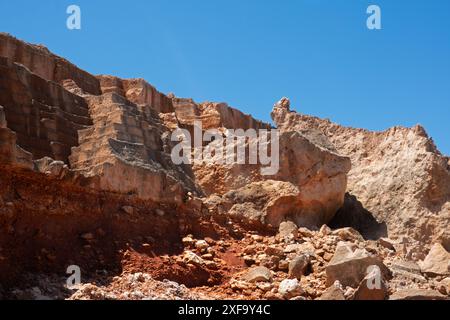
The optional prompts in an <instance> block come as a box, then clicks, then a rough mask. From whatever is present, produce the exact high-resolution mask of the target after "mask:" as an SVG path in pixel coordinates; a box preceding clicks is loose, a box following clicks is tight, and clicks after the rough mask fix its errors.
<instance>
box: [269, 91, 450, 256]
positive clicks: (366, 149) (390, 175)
mask: <svg viewBox="0 0 450 320" xmlns="http://www.w3.org/2000/svg"><path fill="white" fill-rule="evenodd" d="M272 117H273V119H274V122H275V124H276V125H277V127H278V128H279V129H280V130H282V131H285V132H286V131H299V132H318V136H321V138H320V139H319V140H322V139H325V138H328V139H329V141H331V143H332V144H333V145H334V146H335V147H336V149H337V151H338V152H339V153H340V154H342V155H344V156H348V157H350V159H351V162H352V169H351V170H350V172H349V175H348V192H349V193H350V194H352V195H354V196H356V197H357V199H358V200H359V201H360V202H361V203H362V205H363V206H364V208H365V209H367V210H368V211H369V212H370V213H371V214H373V215H374V216H375V218H376V219H377V220H378V221H379V222H385V223H386V224H387V226H388V233H389V235H393V236H400V235H405V234H407V235H408V236H411V237H412V238H414V239H416V240H420V241H424V242H428V243H430V242H433V241H440V242H442V243H444V245H445V246H446V247H447V248H448V247H449V246H450V243H449V237H450V236H449V230H450V229H449V228H448V224H449V222H450V183H449V181H450V169H449V159H448V158H447V157H444V156H443V155H442V154H441V153H440V152H439V151H438V150H437V148H436V146H435V145H434V143H433V141H432V140H431V139H430V138H429V137H428V135H427V134H426V132H425V130H424V129H423V128H422V127H420V126H416V127H414V128H410V129H408V128H402V127H395V128H392V129H389V130H387V131H384V132H371V131H367V130H362V129H354V128H347V127H342V126H340V125H337V124H335V123H332V122H330V121H329V120H322V119H319V118H316V117H311V116H306V115H302V114H298V113H296V112H293V111H291V110H290V103H289V100H288V99H286V98H284V99H282V100H281V101H280V102H279V103H277V104H276V105H275V107H274V110H273V113H272ZM344 210H345V208H344ZM350 211H351V210H350ZM347 214H349V215H351V214H352V212H347ZM356 214H358V213H356ZM355 219H357V218H355Z"/></svg>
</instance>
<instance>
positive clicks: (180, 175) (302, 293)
mask: <svg viewBox="0 0 450 320" xmlns="http://www.w3.org/2000/svg"><path fill="white" fill-rule="evenodd" d="M0 88H1V92H0V173H1V174H0V296H7V297H12V298H19V299H20V298H24V297H31V298H33V299H38V298H47V297H55V296H57V297H63V298H68V297H72V298H73V299H105V298H107V299H137V300H139V299H145V298H157V297H160V298H167V299H170V298H186V299H187V298H205V297H206V298H217V299H228V298H232V299H310V300H313V299H324V300H327V299H332V300H350V299H355V300H364V299H371V300H375V299H380V300H381V299H385V298H387V296H388V295H389V294H391V297H390V298H391V299H430V298H431V299H443V296H442V295H441V294H439V293H438V292H435V291H434V290H439V291H440V292H441V293H442V294H447V295H448V294H449V292H450V290H449V281H448V280H449V279H448V274H449V273H448V271H449V269H448V268H449V264H448V263H449V253H448V247H449V237H448V230H449V228H448V225H449V214H448V212H449V211H448V209H449V201H448V199H449V190H450V183H449V181H450V180H449V163H450V162H449V159H448V158H446V157H444V156H442V155H441V154H440V153H439V152H438V151H437V150H436V148H435V146H434V145H433V143H432V141H431V140H430V139H428V137H427V136H426V134H425V133H424V131H423V129H422V128H420V127H416V128H413V129H404V128H394V129H391V130H388V131H386V132H383V133H374V132H369V131H365V130H357V129H351V128H344V127H340V126H338V125H335V124H332V123H331V122H329V121H324V120H320V119H317V118H312V117H307V116H302V115H299V114H297V113H294V112H291V111H290V110H289V108H290V106H289V101H288V100H287V99H283V100H281V101H280V102H279V103H278V104H277V105H276V106H275V109H274V111H273V118H274V120H275V123H276V125H277V126H278V128H279V129H280V132H279V133H277V132H275V131H271V132H270V134H269V135H268V137H267V138H268V139H267V140H260V141H259V142H260V143H261V145H262V146H263V147H264V148H266V149H267V150H266V151H270V153H271V156H272V155H273V156H274V155H279V159H276V157H274V158H272V160H273V161H275V163H274V162H273V163H272V164H274V165H275V164H276V165H275V166H274V167H273V168H272V169H275V170H274V171H273V172H269V173H268V171H267V166H266V165H264V164H261V163H260V162H257V163H256V164H253V163H249V161H247V164H238V163H236V162H235V161H231V162H229V163H228V162H218V161H214V160H218V159H217V158H218V157H219V155H218V154H216V153H214V154H211V159H209V160H213V161H212V163H199V162H194V163H186V164H181V165H177V164H175V163H174V161H173V160H172V158H171V154H172V151H174V150H175V148H176V147H177V146H178V145H177V143H178V141H176V142H174V141H172V139H173V137H172V135H174V136H176V137H175V138H182V137H181V136H180V135H179V134H178V132H179V130H178V129H183V130H185V131H184V132H186V131H187V132H189V133H191V134H192V133H193V132H195V131H196V128H195V123H196V122H197V121H201V123H202V126H203V128H202V129H203V131H202V132H201V133H205V132H207V131H208V130H215V134H216V135H215V136H214V137H215V138H217V139H211V141H210V142H203V144H202V146H203V147H204V148H205V149H206V150H214V149H216V148H217V147H218V146H220V144H221V143H222V144H223V142H221V141H220V139H219V138H222V137H224V136H226V135H227V134H229V132H230V131H232V130H233V129H242V130H243V131H245V130H249V129H254V130H256V131H257V132H258V133H260V132H259V131H260V130H261V131H262V130H273V128H272V126H271V125H270V124H267V123H263V122H261V121H258V120H256V119H254V118H252V117H251V116H250V115H246V114H244V113H242V112H240V111H239V110H237V109H234V108H232V107H230V106H228V105H227V104H225V103H213V102H205V103H196V102H194V101H193V100H192V99H184V98H177V97H175V96H174V95H173V94H169V95H165V94H163V93H161V92H159V91H158V90H157V89H156V88H154V87H153V86H151V85H150V84H149V83H147V82H146V81H145V80H143V79H120V78H117V77H114V76H105V75H99V76H93V75H91V74H89V73H87V72H85V71H83V70H80V69H79V68H77V67H76V66H74V65H73V64H71V63H70V62H68V61H66V60H65V59H63V58H60V57H58V56H56V55H54V54H52V53H50V52H49V51H48V50H47V49H46V48H44V47H42V46H36V45H31V44H27V43H24V42H21V41H19V40H17V39H15V38H13V37H11V36H8V35H6V34H0ZM277 138H279V140H277ZM175 140H176V139H175ZM277 141H279V144H277V143H276V142H277ZM242 145H243V146H244V147H245V149H246V152H248V151H249V150H250V148H251V143H250V139H247V138H246V139H244V141H243V143H242V144H240V143H239V142H238V141H237V140H236V141H232V142H231V143H230V145H229V146H228V147H229V149H231V150H235V149H238V147H239V146H242ZM190 153H192V151H188V155H190ZM231 157H233V160H235V158H234V155H228V154H227V155H226V158H225V160H230V159H231ZM245 158H246V159H245V160H249V159H247V158H249V156H248V155H246V156H245ZM259 158H261V154H260V155H259ZM259 160H261V159H259ZM352 163H353V167H352V165H351V164H352ZM348 179H349V184H348V187H347V181H348ZM325 224H329V225H325ZM277 231H278V232H277ZM369 233H370V234H371V235H372V237H373V238H375V240H377V241H373V240H369V239H367V237H366V238H364V237H363V236H362V235H361V234H363V235H366V236H367V234H369ZM388 233H389V234H388ZM380 236H383V237H384V238H382V239H379V237H380ZM387 236H389V238H385V237H387ZM432 241H434V242H432ZM430 243H436V245H435V246H434V247H433V248H432V249H431V250H428V249H429V248H428V244H430ZM446 248H447V250H446ZM425 250H426V251H425ZM73 264H76V265H79V266H80V267H81V268H82V270H83V277H84V275H85V274H86V276H87V277H91V278H92V279H89V280H88V281H91V280H92V283H100V282H99V281H98V280H99V274H98V270H103V271H104V272H105V274H104V275H102V276H101V280H105V279H106V277H107V278H108V279H111V280H112V281H108V285H106V286H104V287H98V286H97V285H96V284H85V285H81V286H79V287H78V289H77V288H75V289H74V290H78V291H77V292H75V293H74V292H72V291H69V292H67V290H68V289H63V290H61V283H64V282H65V281H66V279H65V278H64V279H61V277H60V276H59V275H61V272H62V270H65V268H67V266H68V265H73ZM419 265H420V266H419ZM386 266H389V268H390V269H388V268H387V267H386ZM374 268H376V270H379V275H378V274H376V275H375V276H374V273H373V270H374ZM390 270H392V274H391V271H390ZM52 274H53V275H52ZM24 275H26V276H24ZM28 277H30V278H31V279H32V280H33V281H34V282H33V284H31V282H30V283H29V279H28ZM165 279H169V280H170V281H167V280H165ZM378 280H380V281H381V282H380V287H379V288H378V289H377V290H373V285H371V284H373V283H372V282H374V283H377V281H378ZM171 281H176V282H179V283H180V284H178V283H174V282H171ZM34 283H36V284H34ZM14 286H17V287H18V288H21V289H14V288H13V287H14ZM28 287H29V288H28ZM405 288H409V289H408V290H406V291H405V290H404V289H405ZM4 289H5V290H4ZM54 291H58V292H56V293H55V292H54ZM61 291H63V292H61ZM203 293H205V294H206V295H204V294H203ZM392 293H393V294H392ZM444 298H445V297H444Z"/></svg>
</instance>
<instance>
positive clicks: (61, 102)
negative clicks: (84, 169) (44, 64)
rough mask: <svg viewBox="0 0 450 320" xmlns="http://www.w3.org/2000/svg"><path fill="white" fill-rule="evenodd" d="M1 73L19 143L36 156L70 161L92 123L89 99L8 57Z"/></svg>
mask: <svg viewBox="0 0 450 320" xmlns="http://www.w3.org/2000/svg"><path fill="white" fill-rule="evenodd" d="M0 39H1V37H0ZM0 48H1V46H0ZM0 73H1V74H2V77H1V78H0V87H1V88H2V94H1V95H0V105H3V107H4V112H5V119H6V121H7V123H8V127H9V128H10V129H11V130H12V131H14V132H15V133H16V135H17V143H18V145H20V146H21V147H22V148H24V149H25V150H27V151H29V152H31V153H32V154H33V157H34V159H39V158H43V157H45V156H49V157H52V158H54V159H56V160H62V161H65V162H67V159H68V157H69V155H70V152H71V148H72V147H74V146H77V145H78V130H82V129H85V128H87V127H88V126H90V125H92V120H91V118H90V117H89V110H88V106H87V103H86V102H85V100H84V99H82V98H81V97H79V96H77V95H74V94H72V93H70V92H68V91H67V90H65V89H64V88H63V87H61V86H60V85H58V84H57V83H54V82H49V81H47V80H45V79H43V78H40V77H39V76H37V75H36V74H34V73H32V72H30V70H29V69H27V68H25V67H24V66H22V65H20V64H17V63H15V62H13V61H12V60H9V59H7V58H2V57H0Z"/></svg>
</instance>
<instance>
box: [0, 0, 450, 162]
mask: <svg viewBox="0 0 450 320" xmlns="http://www.w3.org/2000/svg"><path fill="white" fill-rule="evenodd" d="M70 4H76V5H79V6H80V7H81V12H82V29H81V30H79V31H70V30H68V29H67V28H66V19H67V17H68V15H67V14H66V8H67V6H68V5H70ZM370 4H376V5H379V6H380V7H381V10H382V30H379V31H370V30H368V29H367V27H366V19H367V17H368V15H367V14H366V9H367V7H368V6H369V5H370ZM0 14H1V15H0V31H4V32H9V33H11V34H13V35H15V36H16V37H18V38H21V39H23V40H26V41H28V42H33V43H41V44H45V45H46V46H47V47H48V48H49V49H50V50H52V51H53V52H55V53H57V54H59V55H61V56H64V57H66V58H68V59H69V60H71V61H72V62H74V63H75V64H77V65H78V66H80V67H81V68H83V69H86V70H87V71H89V72H91V73H94V74H100V73H102V74H113V75H117V76H120V77H142V78H145V79H147V80H148V81H149V82H150V83H152V84H153V85H155V86H156V87H157V88H158V89H159V90H161V91H162V92H165V93H168V92H174V93H175V94H176V95H177V96H181V97H192V98H194V99H195V100H197V101H205V100H209V101H225V102H228V103H229V104H230V105H232V106H233V107H236V108H239V109H241V110H242V111H244V112H246V113H250V114H252V115H253V116H255V117H256V118H259V119H262V120H265V121H269V120H270V111H271V109H272V106H273V104H274V103H275V102H276V101H277V100H279V98H281V97H283V96H287V97H290V98H291V101H292V106H293V108H294V109H295V110H297V111H299V112H302V113H306V114H311V115H316V116H320V117H324V118H330V119H331V120H333V121H335V122H338V123H341V124H344V125H349V126H354V127H363V128H368V129H372V130H384V129H386V128H388V127H391V126H394V125H404V126H413V125H415V124H417V123H420V124H422V125H423V126H425V127H426V129H427V131H428V133H429V134H430V135H431V136H432V137H433V138H434V139H435V142H436V144H437V145H438V147H439V148H440V149H441V151H443V153H445V154H447V155H449V154H450V140H449V137H450V1H449V0H371V1H366V0H264V1H261V0H227V1H225V0H221V1H218V0H190V1H186V0H130V1H113V0H111V1H104V0H95V1H93V0H71V1H66V0H46V1H29V0H15V1H1V2H0ZM0 94H1V93H0Z"/></svg>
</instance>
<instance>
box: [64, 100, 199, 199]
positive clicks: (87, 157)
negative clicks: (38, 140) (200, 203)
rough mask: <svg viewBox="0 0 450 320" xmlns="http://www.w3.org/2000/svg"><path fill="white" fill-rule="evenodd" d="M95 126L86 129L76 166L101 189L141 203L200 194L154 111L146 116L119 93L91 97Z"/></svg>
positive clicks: (73, 158) (74, 161) (75, 156)
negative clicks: (177, 163)
mask: <svg viewBox="0 0 450 320" xmlns="http://www.w3.org/2000/svg"><path fill="white" fill-rule="evenodd" d="M86 100H87V101H88V103H89V106H90V110H91V116H92V118H93V122H94V125H93V126H92V127H90V128H88V129H85V130H82V131H80V132H79V134H80V141H79V142H80V146H79V147H77V148H74V149H73V151H72V155H71V156H70V164H71V166H72V168H73V169H74V170H76V171H77V172H80V173H82V174H83V175H84V176H86V177H94V178H95V177H97V178H98V179H93V186H94V187H95V188H98V189H102V190H108V191H114V192H120V193H125V194H135V195H136V196H137V197H139V198H140V199H144V200H147V199H149V200H153V201H165V202H172V201H174V202H178V203H180V202H181V201H182V200H183V197H184V195H185V194H186V193H187V192H188V191H191V192H193V193H196V186H195V183H194V181H193V180H192V172H190V170H189V168H188V167H186V166H175V165H174V164H173V162H172V161H171V159H170V153H169V152H168V151H170V150H171V145H170V141H167V140H163V135H164V133H165V132H167V128H165V127H164V126H163V125H162V124H161V123H159V121H158V118H157V116H155V115H152V113H151V111H150V110H148V112H145V111H141V110H140V108H138V106H137V105H135V104H133V103H131V102H130V101H128V100H127V99H125V98H124V97H122V96H119V95H117V94H116V93H105V94H103V95H101V96H87V97H86Z"/></svg>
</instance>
